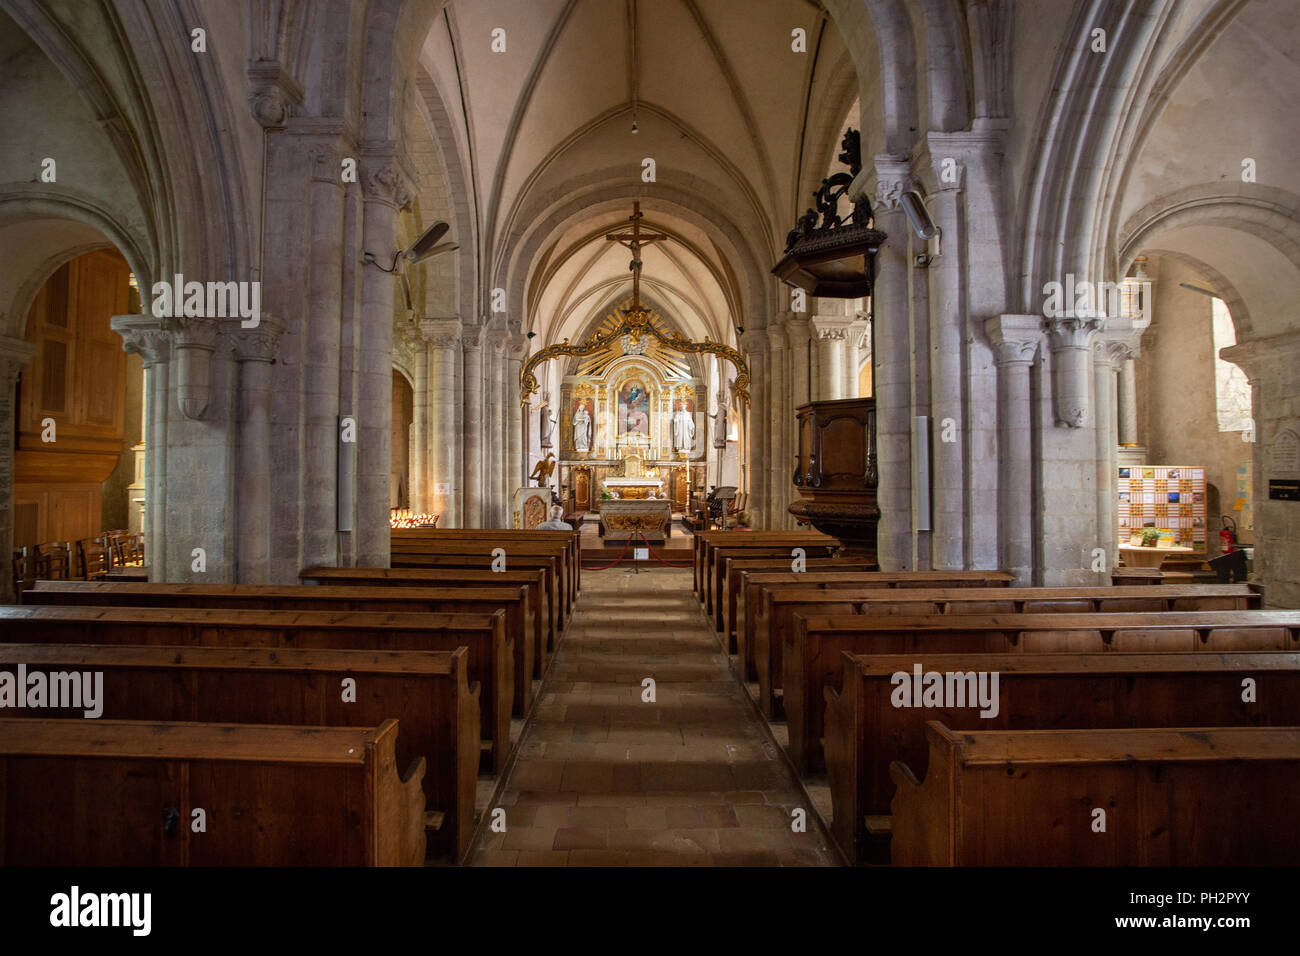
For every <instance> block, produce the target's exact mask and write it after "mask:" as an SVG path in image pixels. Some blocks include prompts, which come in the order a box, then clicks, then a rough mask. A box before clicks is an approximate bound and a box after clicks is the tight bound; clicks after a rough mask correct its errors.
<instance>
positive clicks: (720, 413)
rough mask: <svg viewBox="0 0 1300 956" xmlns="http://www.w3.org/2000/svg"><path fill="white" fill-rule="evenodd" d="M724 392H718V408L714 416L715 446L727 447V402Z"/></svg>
mask: <svg viewBox="0 0 1300 956" xmlns="http://www.w3.org/2000/svg"><path fill="white" fill-rule="evenodd" d="M724 397H725V396H724V395H723V394H722V393H719V394H718V410H717V412H716V413H715V414H714V416H713V447H714V448H726V447H727V404H726V402H725V401H723V399H724Z"/></svg>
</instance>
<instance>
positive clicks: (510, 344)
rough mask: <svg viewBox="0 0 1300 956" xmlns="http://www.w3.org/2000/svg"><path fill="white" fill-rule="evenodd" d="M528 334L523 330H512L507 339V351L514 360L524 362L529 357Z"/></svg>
mask: <svg viewBox="0 0 1300 956" xmlns="http://www.w3.org/2000/svg"><path fill="white" fill-rule="evenodd" d="M528 342H529V339H528V336H526V335H524V333H522V332H511V333H510V336H509V338H508V339H507V340H506V352H507V354H508V355H509V357H510V360H511V361H512V362H522V361H524V360H525V359H526V358H528V348H529V346H528Z"/></svg>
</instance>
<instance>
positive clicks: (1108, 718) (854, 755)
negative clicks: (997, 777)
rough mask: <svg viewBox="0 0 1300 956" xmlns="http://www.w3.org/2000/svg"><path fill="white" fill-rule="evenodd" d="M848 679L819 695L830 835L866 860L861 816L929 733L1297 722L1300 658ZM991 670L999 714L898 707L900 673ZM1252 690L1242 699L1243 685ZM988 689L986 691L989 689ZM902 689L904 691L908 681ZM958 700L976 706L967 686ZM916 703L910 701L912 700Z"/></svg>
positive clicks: (887, 658) (1094, 661)
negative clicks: (1249, 698) (1250, 698)
mask: <svg viewBox="0 0 1300 956" xmlns="http://www.w3.org/2000/svg"><path fill="white" fill-rule="evenodd" d="M843 664H844V671H843V674H844V676H843V683H842V684H841V686H840V688H839V689H837V688H835V687H833V686H828V687H827V688H826V692H825V696H826V738H825V750H826V772H827V777H828V780H829V783H830V788H831V800H832V806H833V808H834V822H833V823H832V825H831V832H832V834H833V836H834V837H835V840H836V842H837V843H838V844H839V846H840V849H841V850H843V851H844V854H845V856H846V857H847V858H848V859H849V860H850V861H851V862H853V861H861V860H862V858H863V854H862V851H863V849H864V848H865V841H866V831H865V827H864V820H865V818H866V817H868V816H875V815H885V814H888V813H889V802H890V800H891V798H892V797H893V794H894V785H893V782H892V780H891V779H890V775H889V765H890V763H891V762H892V761H894V760H898V761H901V762H902V763H905V764H907V766H908V767H909V768H910V769H911V770H912V772H913V773H915V774H916V775H917V776H924V774H925V773H926V766H927V764H926V761H927V759H928V754H929V750H928V746H927V744H926V739H925V725H926V724H927V723H928V722H929V721H931V720H939V721H942V722H943V724H944V726H946V727H948V728H949V729H950V730H952V731H954V732H959V731H965V730H1029V729H1033V730H1058V729H1071V728H1086V727H1237V726H1256V727H1266V726H1272V727H1286V726H1300V654H1292V653H1287V652H1286V651H1266V652H1259V653H1228V654H1177V653H1173V654H925V655H914V654H909V655H896V654H871V655H861V654H845V655H843ZM917 664H921V665H922V667H923V670H924V671H925V672H932V673H939V674H945V675H946V674H972V673H974V674H978V673H980V672H984V673H986V674H987V673H996V674H997V675H998V686H997V696H996V700H997V712H996V713H995V714H990V715H988V716H984V715H983V714H982V713H981V711H980V708H979V707H978V706H974V707H971V706H966V707H947V706H938V707H913V706H894V702H895V700H896V699H897V697H896V695H897V693H898V687H899V685H898V683H897V682H896V681H895V680H893V679H892V678H893V676H894V675H895V674H899V673H902V674H906V675H908V676H909V679H910V677H911V676H912V675H913V673H914V667H915V666H916V665H917ZM1245 677H1250V678H1252V679H1253V680H1254V681H1255V682H1256V687H1255V701H1256V702H1253V703H1247V702H1244V701H1243V700H1242V696H1243V695H1242V679H1243V678H1245ZM986 686H987V685H986ZM908 687H909V689H911V684H910V680H909V684H908ZM962 690H963V692H965V694H966V697H965V702H966V703H967V704H970V703H973V701H972V699H971V696H970V693H969V691H968V690H967V688H966V687H965V686H963V687H962ZM912 700H915V698H914V697H913V698H912Z"/></svg>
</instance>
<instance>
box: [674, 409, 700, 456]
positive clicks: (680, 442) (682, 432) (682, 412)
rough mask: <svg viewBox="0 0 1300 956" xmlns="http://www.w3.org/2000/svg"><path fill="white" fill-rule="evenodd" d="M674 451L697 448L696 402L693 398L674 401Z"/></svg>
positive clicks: (687, 451) (687, 450)
mask: <svg viewBox="0 0 1300 956" xmlns="http://www.w3.org/2000/svg"><path fill="white" fill-rule="evenodd" d="M672 424H673V451H678V452H685V453H688V454H689V453H690V452H691V451H693V450H694V449H695V402H694V401H693V400H691V399H686V400H685V401H678V402H674V403H673V423H672Z"/></svg>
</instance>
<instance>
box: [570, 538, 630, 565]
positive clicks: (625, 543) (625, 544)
mask: <svg viewBox="0 0 1300 956" xmlns="http://www.w3.org/2000/svg"><path fill="white" fill-rule="evenodd" d="M631 543H632V539H631V538H628V539H627V540H626V541H624V542H623V551H622V553H621V554H619V556H618V557H617V558H615V559H614V560H613V561H611V562H610V563H609V564H602V565H601V566H600V567H597V568H589V567H587V566H586V565H584V566H583V568H582V570H584V571H607V570H609V569H610V568H612V567H613V566H614V565H616V564H618V563H620V562H621V561H622V560H623V559H624V558H625V557H627V546H628V545H630V544H631Z"/></svg>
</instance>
